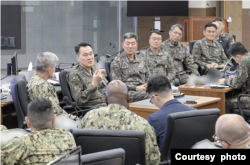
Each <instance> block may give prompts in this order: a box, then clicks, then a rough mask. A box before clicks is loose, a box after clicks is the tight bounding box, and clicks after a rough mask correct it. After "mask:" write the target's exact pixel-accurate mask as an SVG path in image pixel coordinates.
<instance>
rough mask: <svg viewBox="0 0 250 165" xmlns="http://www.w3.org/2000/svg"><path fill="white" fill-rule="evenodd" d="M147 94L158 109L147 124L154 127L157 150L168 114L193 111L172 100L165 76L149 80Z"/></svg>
mask: <svg viewBox="0 0 250 165" xmlns="http://www.w3.org/2000/svg"><path fill="white" fill-rule="evenodd" d="M147 93H149V95H150V102H151V103H152V104H154V105H155V106H157V107H158V108H159V111H157V112H155V113H153V114H151V115H149V116H148V122H149V124H150V125H151V126H153V127H154V129H155V132H156V138H157V143H158V146H159V148H160V149H161V147H162V145H163V142H164V135H165V126H166V117H167V115H168V114H170V113H175V112H182V111H190V110H195V109H194V108H192V107H189V106H186V105H184V104H182V103H180V102H179V101H178V100H176V99H174V96H173V91H172V89H171V86H170V82H169V80H168V79H167V77H166V76H163V75H160V76H156V77H152V78H150V80H149V81H148V83H147Z"/></svg>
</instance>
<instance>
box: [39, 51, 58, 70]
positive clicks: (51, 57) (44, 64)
mask: <svg viewBox="0 0 250 165" xmlns="http://www.w3.org/2000/svg"><path fill="white" fill-rule="evenodd" d="M57 61H58V57H57V56H56V55H55V54H54V53H51V52H43V53H41V54H39V55H38V56H37V59H36V71H37V72H40V73H44V72H45V71H46V70H47V69H48V68H49V67H54V65H55V63H56V62H57Z"/></svg>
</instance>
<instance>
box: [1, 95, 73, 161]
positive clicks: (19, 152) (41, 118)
mask: <svg viewBox="0 0 250 165" xmlns="http://www.w3.org/2000/svg"><path fill="white" fill-rule="evenodd" d="M53 113H54V112H53V106H52V103H51V101H49V100H48V99H45V98H39V99H35V100H33V101H32V102H31V103H29V105H28V110H27V114H28V115H27V117H25V121H26V122H27V125H28V127H30V128H31V133H30V134H28V135H24V136H21V137H15V138H14V139H12V140H10V141H8V142H7V143H6V144H5V145H3V146H2V147H1V164H2V165H9V164H18V165H26V164H34V165H40V164H47V163H49V162H51V161H53V160H55V159H57V158H58V157H60V156H62V155H63V154H65V153H67V152H69V151H70V150H72V149H73V148H75V147H76V144H75V140H74V138H73V136H72V134H71V133H70V132H69V131H65V130H62V129H55V128H52V126H53V124H54V121H55V117H56V115H55V114H53Z"/></svg>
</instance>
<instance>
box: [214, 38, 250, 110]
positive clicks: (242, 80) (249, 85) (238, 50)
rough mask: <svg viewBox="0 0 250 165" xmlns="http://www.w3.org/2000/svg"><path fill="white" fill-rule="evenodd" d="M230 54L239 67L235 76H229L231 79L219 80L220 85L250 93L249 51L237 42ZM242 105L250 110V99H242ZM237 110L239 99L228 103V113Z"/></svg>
mask: <svg viewBox="0 0 250 165" xmlns="http://www.w3.org/2000/svg"><path fill="white" fill-rule="evenodd" d="M229 53H230V54H231V56H232V57H233V59H234V60H235V61H236V62H237V63H238V64H239V67H238V69H237V70H236V72H235V75H234V76H229V79H219V81H218V83H220V84H226V85H228V86H230V87H232V88H235V89H238V88H241V87H245V88H246V90H247V92H248V93H250V65H249V64H250V55H249V53H248V51H247V49H246V48H245V47H244V46H243V45H242V44H241V43H240V42H236V43H234V44H233V45H232V46H231V47H230V49H229ZM240 103H241V107H242V108H246V109H250V104H249V103H250V97H241V100H240ZM236 108H239V107H238V104H237V98H233V99H231V100H228V101H227V102H226V113H231V111H232V110H233V109H236Z"/></svg>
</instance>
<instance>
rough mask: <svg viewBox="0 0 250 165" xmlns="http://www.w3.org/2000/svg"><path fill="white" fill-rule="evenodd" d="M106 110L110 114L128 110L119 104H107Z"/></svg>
mask: <svg viewBox="0 0 250 165" xmlns="http://www.w3.org/2000/svg"><path fill="white" fill-rule="evenodd" d="M108 110H109V112H110V113H117V112H119V111H123V110H128V109H127V108H126V107H125V106H123V105H120V104H109V105H108Z"/></svg>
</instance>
